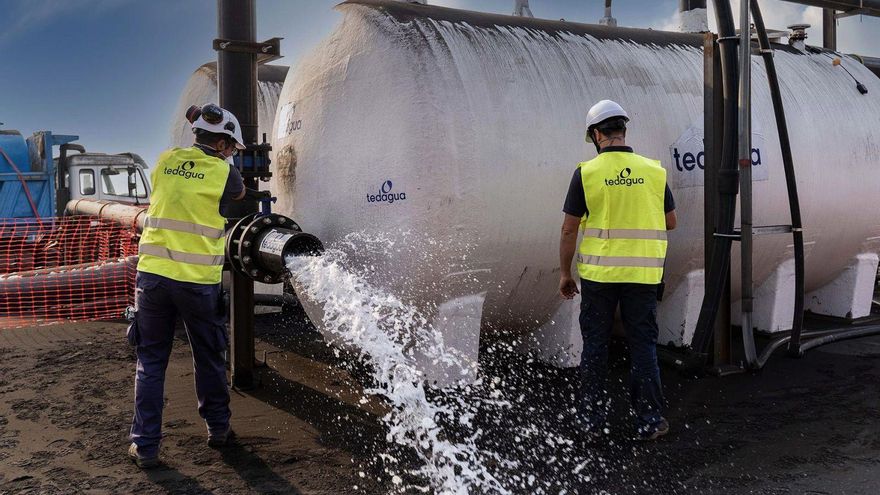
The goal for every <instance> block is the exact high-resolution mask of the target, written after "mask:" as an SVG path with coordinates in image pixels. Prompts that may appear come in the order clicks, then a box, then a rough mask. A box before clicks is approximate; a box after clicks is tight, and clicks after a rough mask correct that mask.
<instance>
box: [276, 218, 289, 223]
mask: <svg viewBox="0 0 880 495" xmlns="http://www.w3.org/2000/svg"><path fill="white" fill-rule="evenodd" d="M285 222H287V218H286V217H279V218H278V223H285Z"/></svg>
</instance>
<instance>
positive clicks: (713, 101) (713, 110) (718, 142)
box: [682, 2, 731, 366]
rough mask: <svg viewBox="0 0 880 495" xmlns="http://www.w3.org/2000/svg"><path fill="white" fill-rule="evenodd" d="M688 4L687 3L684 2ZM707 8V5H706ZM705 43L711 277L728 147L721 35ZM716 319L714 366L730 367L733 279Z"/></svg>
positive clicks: (706, 272) (706, 188)
mask: <svg viewBox="0 0 880 495" xmlns="http://www.w3.org/2000/svg"><path fill="white" fill-rule="evenodd" d="M682 3H684V2H682ZM704 5H705V2H704ZM704 36H705V38H704V42H703V54H704V57H703V74H704V83H703V129H704V133H703V144H704V148H705V152H706V155H705V156H706V161H705V162H704V163H705V164H706V165H705V169H704V170H703V179H704V180H703V233H704V241H703V242H704V244H703V246H704V247H703V260H704V263H703V266H704V269H703V273H704V276H705V277H708V276H709V262H710V260H711V259H712V256H713V253H712V251H713V247H714V245H715V238H714V234H715V232H718V226H717V225H716V220H717V218H718V202H719V193H718V171H719V170H720V169H721V149H722V147H723V146H724V132H723V131H724V126H723V123H722V121H723V119H724V91H723V79H722V73H721V57H720V53H719V48H720V47H719V46H718V42H717V38H718V37H717V35H715V34H713V33H706V34H705V35H704ZM726 287H727V290H725V291H724V294H725V295H726V296H727V297H726V298H724V296H722V300H721V305H720V308H719V311H718V316H717V317H716V318H715V331H714V332H713V335H714V340H713V342H712V350H713V352H712V364H713V365H715V366H723V365H727V364H730V347H731V346H730V344H731V342H730V277H729V276H728V283H727V284H726Z"/></svg>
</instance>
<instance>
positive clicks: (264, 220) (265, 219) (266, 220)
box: [263, 217, 272, 225]
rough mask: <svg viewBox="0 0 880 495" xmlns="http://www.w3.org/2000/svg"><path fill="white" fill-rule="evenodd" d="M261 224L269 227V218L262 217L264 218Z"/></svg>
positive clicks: (270, 220)
mask: <svg viewBox="0 0 880 495" xmlns="http://www.w3.org/2000/svg"><path fill="white" fill-rule="evenodd" d="M263 223H265V224H266V225H269V224H270V223H272V219H271V218H269V217H264V218H263Z"/></svg>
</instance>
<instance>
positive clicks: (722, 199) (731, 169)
mask: <svg viewBox="0 0 880 495" xmlns="http://www.w3.org/2000/svg"><path fill="white" fill-rule="evenodd" d="M715 19H716V21H717V23H718V36H719V45H720V49H719V51H720V53H721V73H722V80H723V84H722V86H723V94H724V97H723V100H724V112H723V136H724V142H723V145H722V148H721V168H720V170H719V171H718V193H719V201H718V208H717V214H716V218H715V230H716V232H718V233H723V234H731V233H732V232H733V223H734V219H735V215H736V195H737V185H738V183H739V170H738V169H737V157H736V154H737V135H736V128H737V120H738V119H737V88H738V87H739V83H738V73H739V70H738V68H737V65H736V62H737V54H736V45H735V43H736V38H735V34H736V32H735V28H734V23H733V11H732V10H731V8H730V1H729V0H715ZM731 243H732V239H731V238H730V237H726V236H716V237H714V238H713V240H712V257H711V259H710V260H709V263H707V270H706V272H707V273H706V292H705V295H704V296H703V304H702V307H701V308H700V316H699V318H698V319H697V326H696V329H695V330H694V338H693V340H692V341H691V347H692V348H693V350H694V352H696V353H697V354H700V355H703V356H704V357H705V358H708V356H707V354H706V353H707V351H708V349H709V344H710V342H711V341H712V335H713V330H714V327H715V318H716V316H717V315H718V309H719V306H720V304H721V296H722V294H723V293H724V287H725V286H726V285H727V282H728V277H729V275H730V247H731Z"/></svg>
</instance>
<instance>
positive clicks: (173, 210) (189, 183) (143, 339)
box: [128, 104, 245, 468]
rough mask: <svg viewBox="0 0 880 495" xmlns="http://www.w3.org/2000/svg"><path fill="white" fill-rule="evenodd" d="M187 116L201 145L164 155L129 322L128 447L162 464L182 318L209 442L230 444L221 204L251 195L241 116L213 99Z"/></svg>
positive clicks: (145, 463) (142, 461)
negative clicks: (236, 159)
mask: <svg viewBox="0 0 880 495" xmlns="http://www.w3.org/2000/svg"><path fill="white" fill-rule="evenodd" d="M187 119H188V120H189V121H190V122H191V123H192V130H193V133H194V134H195V144H194V145H193V146H192V147H190V148H173V149H170V150H167V151H165V152H164V153H162V155H161V156H160V157H159V163H158V164H157V165H156V167H155V168H154V169H153V172H152V175H151V178H152V186H153V193H152V195H151V199H150V207H149V209H148V210H147V218H146V221H145V225H144V230H143V233H142V234H141V241H140V245H139V250H138V251H139V259H138V272H137V279H136V289H135V319H134V321H133V322H132V325H131V326H130V327H129V331H128V338H129V342H130V343H131V344H132V345H134V346H135V349H136V354H137V373H136V378H135V393H134V396H135V407H134V418H133V419H132V425H131V441H132V443H131V445H130V446H129V450H128V455H129V457H131V459H132V460H133V461H134V462H135V463H136V464H137V465H138V466H139V467H142V468H151V467H155V466H157V465H158V463H159V441H160V439H161V438H162V407H163V404H164V385H165V369H166V367H167V366H168V358H169V356H170V354H171V346H172V343H173V340H174V326H175V323H176V320H177V318H178V317H181V318H182V319H183V322H184V325H185V327H186V333H187V336H188V338H189V343H190V347H191V348H192V353H193V364H194V367H195V382H196V396H197V397H198V402H199V415H200V416H201V417H202V418H203V419H204V420H205V423H206V425H207V429H208V445H209V446H212V447H221V446H223V445H225V444H226V443H227V441H228V440H229V438H230V431H231V430H230V427H229V418H230V415H231V413H230V410H229V388H228V385H227V378H226V361H225V351H226V348H227V343H228V335H227V333H226V315H225V312H226V311H225V305H224V304H223V302H222V300H221V298H222V295H221V294H222V293H221V289H220V281H221V277H222V275H223V262H224V251H225V238H226V219H225V218H224V217H223V215H222V214H221V206H225V203H226V202H228V201H234V200H240V199H242V198H243V197H244V196H245V187H244V184H243V181H242V178H241V174H240V173H239V171H238V169H237V168H235V167H234V166H232V156H233V155H235V154H236V153H237V152H238V150H242V149H244V148H245V147H244V143H243V142H242V137H241V126H240V125H239V123H238V119H236V118H235V116H234V115H232V113H230V112H228V111H227V110H224V109H222V108H220V107H218V106H217V105H213V104H211V105H205V106H204V107H202V108H198V107H192V108H190V110H189V111H188V112H187Z"/></svg>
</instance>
